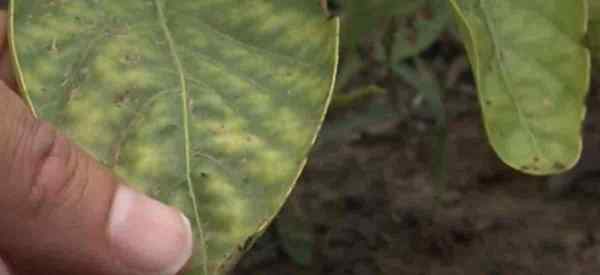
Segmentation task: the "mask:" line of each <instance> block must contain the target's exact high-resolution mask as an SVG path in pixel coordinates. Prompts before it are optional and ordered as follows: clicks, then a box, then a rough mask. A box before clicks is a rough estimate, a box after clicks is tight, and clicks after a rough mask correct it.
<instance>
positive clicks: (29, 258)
mask: <svg viewBox="0 0 600 275" xmlns="http://www.w3.org/2000/svg"><path fill="white" fill-rule="evenodd" d="M2 2H4V3H6V1H0V3H2ZM0 5H1V4H0ZM4 7H6V5H4ZM5 9H6V8H4V9H3V10H0V275H41V274H44V275H146V274H149V275H154V274H156V275H163V274H164V275H174V274H175V273H177V272H178V270H179V269H181V267H182V266H183V265H184V264H185V263H186V261H187V260H188V259H189V257H190V255H191V251H192V233H191V228H190V225H189V222H188V221H187V219H186V218H185V217H184V216H183V215H182V214H180V212H179V211H178V210H176V209H174V208H171V207H167V206H165V205H163V204H161V203H159V202H157V201H155V200H152V199H150V198H148V197H146V196H144V195H143V194H141V193H138V192H136V191H133V190H132V189H130V188H129V187H125V185H124V184H123V182H122V181H121V180H120V179H118V178H117V177H115V176H114V175H113V174H112V173H111V172H110V171H109V170H108V169H107V168H105V167H103V166H102V165H100V164H98V163H97V162H96V161H95V160H94V159H93V158H92V157H91V156H89V155H88V154H86V153H85V152H83V151H82V150H81V149H79V148H78V147H77V146H76V145H74V144H73V143H71V142H70V141H69V140H68V139H67V138H65V137H64V136H62V135H61V134H60V133H58V132H56V130H54V128H53V127H52V126H50V125H49V124H47V123H45V122H42V121H40V120H38V119H36V118H34V117H33V115H32V114H31V112H30V111H29V109H28V108H27V107H26V105H25V104H24V103H23V101H22V100H21V98H20V97H19V96H18V95H17V93H16V92H14V91H16V90H17V89H16V84H15V83H16V82H15V81H14V78H13V77H12V75H13V74H12V71H11V66H10V54H9V51H8V50H7V45H6V44H7V43H6V42H4V41H6V38H5V37H6V23H5V22H6V21H7V12H6V11H5Z"/></svg>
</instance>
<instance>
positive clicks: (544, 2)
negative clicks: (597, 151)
mask: <svg viewBox="0 0 600 275" xmlns="http://www.w3.org/2000/svg"><path fill="white" fill-rule="evenodd" d="M450 2H451V4H452V6H453V10H454V12H455V15H456V18H457V20H458V25H459V28H460V30H461V33H462V34H463V38H464V41H465V45H466V48H467V51H468V53H469V58H470V61H471V64H472V65H473V71H474V74H475V78H476V81H477V85H478V88H479V99H480V103H481V106H482V110H483V116H484V122H485V126H486V129H487V133H488V137H489V139H490V142H491V144H492V146H493V147H494V149H495V150H496V152H497V153H498V155H499V156H500V158H501V159H502V160H503V161H504V162H506V163H507V164H508V165H510V166H512V167H514V168H516V169H519V170H521V171H523V172H526V173H530V174H538V175H541V174H554V173H559V172H562V171H565V170H567V169H569V168H570V167H572V166H573V165H574V164H575V163H576V162H577V160H578V159H579V155H580V152H581V147H582V142H581V127H582V120H583V118H584V115H585V106H584V100H585V96H586V94H587V89H588V84H589V73H590V58H589V52H588V50H587V49H585V48H584V47H583V45H582V42H583V39H584V36H585V32H586V24H587V5H586V4H587V1H585V0H570V1H564V0H530V1H521V0H502V1H500V0H450Z"/></svg>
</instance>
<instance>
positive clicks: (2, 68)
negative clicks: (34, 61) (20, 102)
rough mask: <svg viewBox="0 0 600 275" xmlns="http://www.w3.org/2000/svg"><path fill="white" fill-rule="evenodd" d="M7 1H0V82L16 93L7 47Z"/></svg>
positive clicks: (15, 81) (15, 82)
mask: <svg viewBox="0 0 600 275" xmlns="http://www.w3.org/2000/svg"><path fill="white" fill-rule="evenodd" d="M7 7H8V4H7V0H0V81H4V82H5V83H6V85H8V86H9V87H10V88H11V89H13V90H14V91H18V89H17V88H18V85H17V80H16V78H15V74H14V71H13V66H12V63H11V62H12V58H11V54H10V50H9V47H8V35H7V33H8V29H7V22H8V11H7Z"/></svg>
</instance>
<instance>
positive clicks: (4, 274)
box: [0, 258, 10, 275]
mask: <svg viewBox="0 0 600 275" xmlns="http://www.w3.org/2000/svg"><path fill="white" fill-rule="evenodd" d="M0 275H10V271H8V265H7V264H6V263H5V262H4V261H3V260H2V258H0Z"/></svg>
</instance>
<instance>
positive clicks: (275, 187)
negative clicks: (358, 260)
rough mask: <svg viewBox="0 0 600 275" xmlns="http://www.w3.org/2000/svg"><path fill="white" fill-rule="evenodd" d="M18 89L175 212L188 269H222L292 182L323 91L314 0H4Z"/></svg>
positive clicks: (321, 21)
mask: <svg viewBox="0 0 600 275" xmlns="http://www.w3.org/2000/svg"><path fill="white" fill-rule="evenodd" d="M11 22H12V24H11V25H12V26H11V44H12V48H13V49H16V53H15V55H14V58H15V61H16V62H15V63H16V67H17V70H18V78H19V82H20V85H21V88H22V90H23V92H24V94H25V96H26V98H27V99H28V101H29V102H30V104H31V107H32V109H33V110H34V111H35V112H36V114H37V115H38V116H39V117H41V118H43V119H46V120H49V121H50V122H52V123H54V124H55V125H57V126H58V127H59V128H60V129H62V131H63V132H64V133H66V134H67V135H68V136H69V137H71V138H72V139H73V140H75V141H76V142H77V143H79V144H80V145H82V146H83V148H85V149H86V150H87V151H89V152H91V153H92V154H93V155H94V156H95V157H96V158H98V160H99V161H101V162H102V163H104V164H105V165H106V166H108V167H111V168H112V169H113V170H114V171H115V172H116V173H117V174H118V175H120V176H121V177H123V178H125V179H126V180H127V181H128V182H131V183H133V184H134V185H135V186H136V187H137V188H138V189H140V190H142V191H144V192H146V193H147V194H149V195H151V196H153V197H155V198H158V199H160V200H161V201H163V202H166V203H168V204H171V205H174V206H176V207H178V208H180V209H182V210H183V211H184V213H185V214H186V215H187V216H188V217H190V219H191V220H192V222H193V224H194V226H193V227H194V233H195V239H196V247H195V252H194V257H193V259H192V262H191V271H190V272H189V273H187V274H223V273H225V272H226V270H227V269H229V268H230V267H231V266H232V265H233V264H235V261H236V258H237V257H239V256H240V255H241V254H242V253H243V252H244V251H245V250H247V249H248V248H249V247H250V246H251V244H252V243H253V242H254V240H255V239H256V237H257V236H258V235H259V234H260V233H261V232H262V231H263V230H264V229H265V227H266V226H267V225H268V223H269V222H270V221H271V220H272V218H273V216H274V215H275V214H276V213H277V211H278V210H279V209H280V207H281V205H282V204H283V202H284V201H285V199H286V197H287V196H288V194H289V193H290V191H291V189H292V187H293V185H294V183H295V181H296V179H297V177H298V175H299V173H300V171H301V169H302V167H303V166H304V164H305V162H306V156H307V153H308V152H309V149H310V148H311V146H312V144H313V143H314V140H315V136H316V133H317V131H318V130H319V128H320V125H321V124H322V120H323V117H324V113H325V110H326V108H327V105H328V103H329V100H330V95H331V90H332V87H333V82H334V74H335V70H336V65H337V47H338V39H337V32H338V29H339V26H338V24H339V23H338V20H327V18H326V17H325V15H324V14H323V12H322V10H321V9H320V6H319V1H297V0H279V1H238V0H203V1H192V0H179V1H166V0H153V1H121V0H104V1H98V0H79V1H61V0H58V1H42V0H19V1H12V7H11Z"/></svg>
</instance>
